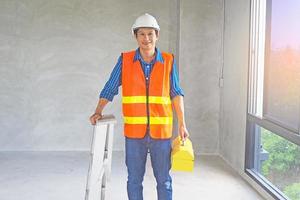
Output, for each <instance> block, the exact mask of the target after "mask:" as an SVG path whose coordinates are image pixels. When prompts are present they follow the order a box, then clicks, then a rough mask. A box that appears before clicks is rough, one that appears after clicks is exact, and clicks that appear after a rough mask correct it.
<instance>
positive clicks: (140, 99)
mask: <svg viewBox="0 0 300 200" xmlns="http://www.w3.org/2000/svg"><path fill="white" fill-rule="evenodd" d="M148 102H149V103H154V104H171V100H170V98H169V97H156V96H149V99H148ZM122 103H147V97H146V96H129V97H128V96H127V97H125V96H123V97H122Z"/></svg>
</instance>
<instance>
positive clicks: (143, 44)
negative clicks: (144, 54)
mask: <svg viewBox="0 0 300 200" xmlns="http://www.w3.org/2000/svg"><path fill="white" fill-rule="evenodd" d="M157 34H158V33H157ZM136 40H137V43H138V45H139V47H140V49H143V50H152V49H154V48H155V44H156V41H157V40H158V35H156V33H155V29H153V28H139V29H138V31H137V33H136Z"/></svg>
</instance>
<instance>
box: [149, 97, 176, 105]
mask: <svg viewBox="0 0 300 200" xmlns="http://www.w3.org/2000/svg"><path fill="white" fill-rule="evenodd" d="M149 103H157V104H171V99H170V97H155V96H149Z"/></svg>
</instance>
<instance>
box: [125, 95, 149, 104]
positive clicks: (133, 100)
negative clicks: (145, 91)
mask: <svg viewBox="0 0 300 200" xmlns="http://www.w3.org/2000/svg"><path fill="white" fill-rule="evenodd" d="M122 103H146V96H129V97H126V96H125V97H124V96H123V97H122Z"/></svg>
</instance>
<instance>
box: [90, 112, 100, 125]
mask: <svg viewBox="0 0 300 200" xmlns="http://www.w3.org/2000/svg"><path fill="white" fill-rule="evenodd" d="M101 118H102V114H101V113H94V114H93V115H92V116H90V122H91V124H92V125H95V124H96V122H97V120H99V119H101Z"/></svg>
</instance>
